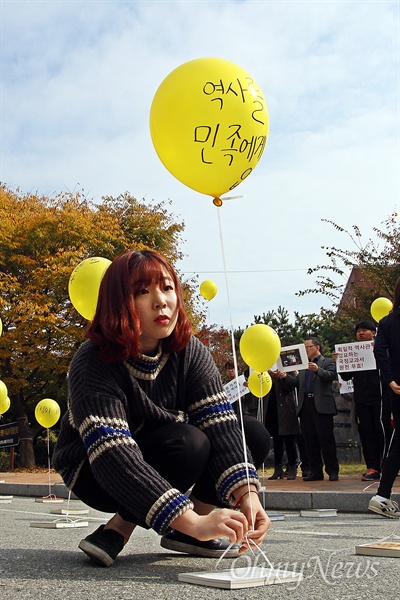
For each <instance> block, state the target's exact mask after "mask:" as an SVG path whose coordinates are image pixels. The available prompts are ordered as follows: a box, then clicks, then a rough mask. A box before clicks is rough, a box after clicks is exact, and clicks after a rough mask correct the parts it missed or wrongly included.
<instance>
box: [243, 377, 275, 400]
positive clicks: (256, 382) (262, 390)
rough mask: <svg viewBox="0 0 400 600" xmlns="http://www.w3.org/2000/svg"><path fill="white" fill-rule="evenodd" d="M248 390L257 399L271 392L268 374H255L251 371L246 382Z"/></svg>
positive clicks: (270, 381) (270, 379) (270, 380)
mask: <svg viewBox="0 0 400 600" xmlns="http://www.w3.org/2000/svg"><path fill="white" fill-rule="evenodd" d="M247 385H248V386H249V390H250V391H251V393H252V394H253V396H256V397H257V398H263V397H264V396H266V395H267V394H268V392H270V391H271V388H272V378H271V376H270V375H269V374H268V373H257V371H252V372H251V373H250V375H249V378H248V380H247Z"/></svg>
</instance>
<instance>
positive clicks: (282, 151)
mask: <svg viewBox="0 0 400 600" xmlns="http://www.w3.org/2000/svg"><path fill="white" fill-rule="evenodd" d="M398 19H399V17H398V9H397V2H379V1H372V2H357V1H354V2H352V1H349V2H337V1H329V0H328V1H320V2H307V1H302V0H298V1H295V0H294V1H285V0H280V1H279V2H278V1H265V2H258V1H250V2H246V1H245V2H234V1H226V2H204V1H201V2H200V1H199V2H187V1H184V2H168V1H163V2H150V1H147V2H129V1H119V0H116V1H112V2H111V1H102V2H97V1H94V2H91V1H68V2H67V1H59V2H58V1H53V2H35V1H34V2H20V1H19V0H15V1H14V2H11V3H10V2H3V3H2V23H1V35H2V52H1V61H2V77H3V81H2V115H1V118H2V139H1V142H2V148H3V149H2V157H1V168H0V176H1V180H2V181H5V182H6V183H7V184H8V185H10V186H12V187H17V186H19V187H20V188H21V189H22V190H32V191H39V193H43V194H52V193H54V192H60V191H63V190H65V189H69V190H73V189H76V188H79V189H80V188H83V189H84V190H85V192H86V193H87V194H88V195H89V196H90V197H91V196H93V197H94V198H95V199H96V200H99V199H100V198H101V196H105V195H114V196H116V195H118V194H120V193H122V192H124V191H125V190H128V191H129V192H131V193H132V194H133V195H136V196H137V197H142V196H146V197H147V198H156V199H157V200H163V199H166V198H171V199H172V210H173V212H175V213H176V214H178V215H179V216H180V218H182V219H183V220H184V221H185V223H186V231H185V234H184V238H185V239H186V240H187V241H186V242H185V245H184V247H183V250H184V252H185V253H186V254H188V256H187V258H186V259H185V261H184V262H183V264H182V265H181V266H182V270H184V271H187V272H189V271H192V270H195V271H198V272H200V271H201V272H202V273H203V274H204V275H203V274H201V275H200V279H202V278H209V277H208V275H207V273H208V272H212V271H215V270H219V271H220V270H222V252H221V240H220V239H219V231H218V223H217V213H216V209H215V207H214V206H213V205H212V203H211V200H210V199H209V198H205V197H203V196H201V195H199V194H197V193H196V192H194V191H192V190H190V189H188V188H186V187H185V186H183V185H182V184H180V183H179V182H178V181H176V180H175V179H174V178H173V177H172V176H171V175H170V174H169V173H168V172H167V171H166V170H165V168H164V167H163V165H162V164H161V163H160V161H159V159H158V158H157V156H156V154H155V151H154V149H153V147H152V144H151V140H150V133H149V127H148V118H149V110H150V105H151V101H152V98H153V96H154V93H155V91H156V89H157V87H158V85H159V84H160V83H161V81H162V80H163V79H164V77H166V75H167V74H168V73H169V72H170V71H171V70H172V69H174V68H176V67H177V66H179V65H180V64H182V63H184V62H186V61H188V60H191V59H193V58H199V57H204V56H216V57H221V58H226V59H228V60H231V61H232V62H235V63H237V64H239V65H240V66H241V67H242V68H244V69H246V70H247V71H249V72H250V73H251V74H252V75H253V77H255V79H256V80H257V82H258V84H259V85H260V87H261V89H262V90H263V92H264V95H265V97H266V99H267V103H268V108H269V113H270V136H269V140H268V144H267V148H266V151H265V153H264V156H263V157H262V159H261V161H260V164H259V165H258V166H257V168H256V170H255V171H254V173H252V174H251V176H250V177H249V178H248V179H247V180H246V181H245V182H244V183H243V184H242V185H241V186H240V187H239V188H237V190H236V192H237V194H243V195H245V196H246V198H243V199H239V200H232V201H230V202H229V203H228V202H226V203H225V204H224V206H223V207H222V209H221V210H220V217H221V221H222V227H223V240H222V241H223V243H224V247H225V255H226V262H227V267H228V269H229V270H231V271H235V270H237V271H241V273H238V274H236V273H232V274H231V275H230V276H229V286H230V297H231V306H232V311H233V314H234V321H235V325H242V326H243V325H245V324H249V323H250V322H251V320H252V318H253V316H254V315H255V314H262V313H263V312H264V311H267V310H270V309H273V308H276V307H277V306H278V305H280V304H281V305H284V306H287V308H288V309H289V310H290V311H292V310H294V309H298V310H300V312H311V311H312V310H318V309H319V307H320V306H321V305H322V304H324V303H325V304H326V300H325V299H323V298H318V297H317V298H314V297H312V296H306V297H305V298H300V299H299V298H296V296H295V295H294V294H295V292H296V291H298V290H299V289H304V288H306V287H310V286H312V283H313V279H312V278H310V277H309V276H307V275H306V270H307V268H308V267H310V266H315V265H316V264H321V262H324V260H325V255H324V252H323V251H322V250H321V248H320V246H321V245H339V246H340V245H341V244H342V245H344V244H346V243H348V242H347V241H346V240H345V239H344V238H343V237H341V236H340V235H339V234H337V233H336V232H335V231H334V230H333V229H332V228H330V227H329V225H327V224H326V223H322V222H321V219H324V218H326V219H331V220H333V221H335V222H338V223H340V224H341V225H343V226H345V227H351V225H352V224H354V223H357V224H358V225H359V226H360V228H361V230H362V231H365V233H366V234H367V236H368V235H370V234H371V232H372V228H373V227H374V226H379V225H380V223H381V222H382V221H384V219H385V218H386V216H387V215H388V214H389V213H390V212H391V211H392V210H393V209H394V208H396V206H397V207H398V203H399V179H398V162H399V123H398V105H399V91H398V77H399V75H398V73H399V27H400V25H399V20H398ZM263 270H267V271H268V273H262V271H263ZM246 271H248V272H247V273H246ZM250 271H259V272H258V273H251V272H250ZM210 278H218V286H219V287H220V291H219V293H218V295H217V297H216V298H215V299H214V300H213V301H212V304H210V307H211V308H212V313H211V314H212V316H213V319H214V320H215V321H216V322H221V323H225V324H226V323H227V302H226V297H225V294H224V293H222V291H223V290H224V286H225V283H224V277H223V274H215V275H213V276H210ZM328 305H329V303H328Z"/></svg>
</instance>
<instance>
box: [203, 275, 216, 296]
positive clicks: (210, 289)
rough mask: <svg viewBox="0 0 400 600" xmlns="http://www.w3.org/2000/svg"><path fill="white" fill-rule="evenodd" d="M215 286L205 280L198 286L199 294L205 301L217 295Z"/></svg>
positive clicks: (209, 280)
mask: <svg viewBox="0 0 400 600" xmlns="http://www.w3.org/2000/svg"><path fill="white" fill-rule="evenodd" d="M217 291H218V288H217V284H216V283H214V281H211V279H206V280H205V281H202V282H201V284H200V294H201V295H202V296H203V298H204V299H205V300H212V299H213V298H214V297H215V296H216V294H217Z"/></svg>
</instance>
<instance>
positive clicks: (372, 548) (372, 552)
mask: <svg viewBox="0 0 400 600" xmlns="http://www.w3.org/2000/svg"><path fill="white" fill-rule="evenodd" d="M356 554H363V555H366V556H389V557H392V558H400V542H375V543H372V544H359V545H358V546H356Z"/></svg>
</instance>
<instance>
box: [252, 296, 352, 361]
mask: <svg viewBox="0 0 400 600" xmlns="http://www.w3.org/2000/svg"><path fill="white" fill-rule="evenodd" d="M294 316H295V319H294V322H293V323H291V322H290V318H289V313H288V311H287V310H286V309H285V308H283V307H282V306H279V307H278V309H277V310H276V311H274V310H271V311H268V312H267V313H263V314H262V315H261V316H255V317H254V322H255V323H264V324H265V325H269V326H270V327H272V328H273V329H275V331H276V332H277V334H278V335H279V338H280V340H281V343H282V345H283V346H291V345H293V344H300V343H302V342H303V341H304V340H306V339H308V338H310V337H314V336H315V337H317V338H319V340H320V341H321V345H322V348H321V351H322V354H325V355H326V356H330V355H331V354H332V352H333V350H334V347H335V344H339V343H342V342H345V341H350V340H352V339H353V336H352V337H349V334H348V331H347V328H343V327H342V322H338V321H337V319H336V317H335V312H334V311H333V310H329V309H325V308H321V312H320V313H319V314H316V313H310V314H306V315H300V314H299V313H298V312H295V313H294Z"/></svg>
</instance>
